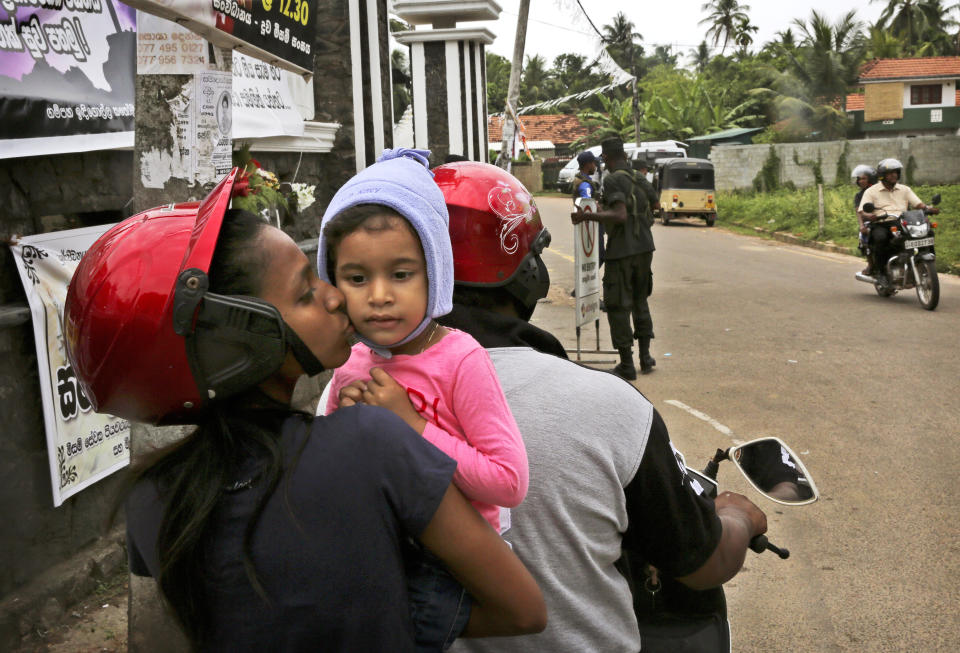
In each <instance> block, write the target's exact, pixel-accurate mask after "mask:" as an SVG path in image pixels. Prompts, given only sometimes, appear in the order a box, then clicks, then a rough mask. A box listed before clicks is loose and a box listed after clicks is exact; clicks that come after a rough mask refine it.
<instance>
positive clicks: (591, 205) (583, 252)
mask: <svg viewBox="0 0 960 653" xmlns="http://www.w3.org/2000/svg"><path fill="white" fill-rule="evenodd" d="M574 203H575V204H576V205H577V206H578V207H580V208H581V209H582V210H583V212H584V213H596V212H597V200H595V199H592V198H588V197H578V198H577V199H576V201H575V202H574ZM599 231H600V229H599V223H598V222H596V221H595V220H585V221H583V222H581V223H580V224H578V225H577V226H576V227H574V233H573V248H574V256H573V259H574V268H575V271H576V279H575V284H576V287H575V290H576V298H577V308H576V320H577V324H576V326H577V327H578V328H579V327H582V326H583V325H584V324H587V323H589V322H595V321H596V320H599V319H600V289H601V288H600V286H601V284H600V242H599V238H600V233H599Z"/></svg>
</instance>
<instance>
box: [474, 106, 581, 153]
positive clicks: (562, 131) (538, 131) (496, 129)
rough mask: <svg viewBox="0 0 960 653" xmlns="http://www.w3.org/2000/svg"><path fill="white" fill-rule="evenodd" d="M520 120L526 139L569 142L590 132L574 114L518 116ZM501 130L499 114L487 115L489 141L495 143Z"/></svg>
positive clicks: (501, 121) (500, 135)
mask: <svg viewBox="0 0 960 653" xmlns="http://www.w3.org/2000/svg"><path fill="white" fill-rule="evenodd" d="M520 121H521V122H522V123H523V127H524V129H525V130H526V135H527V140H528V141H551V142H552V143H553V144H554V145H560V144H569V143H572V142H574V141H575V140H577V139H579V138H583V137H584V136H586V135H587V134H589V133H590V130H589V129H587V128H586V127H584V126H583V125H581V124H580V120H578V119H577V117H576V116H571V115H567V114H563V113H556V114H547V115H543V116H520ZM502 130H503V118H502V117H501V116H488V117H487V134H488V139H489V141H490V142H491V143H497V142H499V141H500V139H502V138H503V131H502Z"/></svg>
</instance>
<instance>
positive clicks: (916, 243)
mask: <svg viewBox="0 0 960 653" xmlns="http://www.w3.org/2000/svg"><path fill="white" fill-rule="evenodd" d="M903 246H904V247H905V248H907V249H914V248H917V247H933V238H921V239H919V240H905V241H903Z"/></svg>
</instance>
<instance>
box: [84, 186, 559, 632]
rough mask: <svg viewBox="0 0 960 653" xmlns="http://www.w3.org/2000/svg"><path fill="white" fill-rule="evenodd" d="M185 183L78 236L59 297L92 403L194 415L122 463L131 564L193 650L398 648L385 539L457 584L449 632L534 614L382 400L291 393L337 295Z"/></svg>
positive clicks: (491, 538) (328, 349)
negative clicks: (173, 198) (149, 452)
mask: <svg viewBox="0 0 960 653" xmlns="http://www.w3.org/2000/svg"><path fill="white" fill-rule="evenodd" d="M233 180H234V174H231V176H229V177H228V178H227V179H225V180H224V181H223V182H221V184H220V185H219V186H218V187H217V188H216V189H215V190H214V191H213V193H211V195H210V196H209V197H208V198H207V199H206V200H204V202H203V203H201V204H199V205H197V204H188V205H177V206H170V207H164V208H163V209H155V210H152V211H147V212H145V213H143V214H140V215H137V216H134V217H132V218H130V219H129V220H126V221H125V222H123V223H121V224H120V225H118V226H116V227H114V228H113V229H111V230H110V231H108V232H107V233H106V234H105V235H104V236H103V237H102V238H101V239H100V240H98V241H97V243H95V244H94V245H93V246H92V247H91V249H90V250H89V251H88V252H87V254H86V256H85V257H84V259H83V260H82V261H81V263H80V266H79V267H78V269H77V272H76V274H75V276H74V279H73V281H72V282H71V286H70V291H69V293H68V298H67V306H66V310H65V321H66V327H65V330H66V335H67V341H68V350H69V353H70V358H71V361H72V362H73V365H74V367H75V369H76V370H77V374H78V377H79V378H80V379H81V383H82V384H83V386H84V389H85V390H86V392H87V395H88V397H89V398H90V399H91V401H92V402H93V404H94V406H95V407H96V409H97V410H98V411H101V412H111V413H113V414H117V415H120V416H123V417H126V418H129V419H133V420H138V421H148V422H153V423H195V424H197V425H198V428H197V429H196V430H195V431H194V432H193V433H192V434H191V435H190V436H189V437H187V438H186V439H185V440H184V441H182V442H180V443H178V444H176V445H174V446H173V447H170V448H167V449H164V450H161V451H159V452H157V453H156V454H155V455H154V456H152V457H151V459H150V460H149V461H148V462H147V463H146V464H145V465H143V466H141V468H140V469H139V470H138V471H137V474H136V476H135V477H134V479H133V481H132V486H133V487H132V491H131V493H130V495H129V498H128V500H127V529H128V547H129V552H130V565H131V571H132V572H133V573H136V574H140V575H150V576H153V577H154V578H156V579H157V582H158V584H159V586H160V589H161V591H162V593H163V595H164V597H165V598H166V599H167V601H168V602H169V604H170V606H171V607H172V609H173V612H174V614H175V615H176V617H177V618H178V620H179V622H180V624H181V625H182V626H183V627H184V630H185V631H186V633H187V635H188V637H189V638H190V639H191V642H192V643H193V644H194V646H195V647H196V648H198V649H200V650H223V651H262V650H279V651H300V650H309V651H316V650H335V651H365V650H369V651H374V650H392V651H396V650H401V651H410V650H413V640H412V628H411V625H410V617H409V608H408V605H407V597H406V590H405V585H404V572H403V559H402V553H401V542H402V541H403V540H404V539H405V537H407V536H412V537H416V538H418V539H419V540H420V542H421V543H423V544H424V545H425V546H426V547H427V548H428V549H430V550H431V551H432V552H433V553H434V554H436V555H437V556H438V557H439V558H441V559H442V560H443V561H444V562H445V563H446V564H447V565H448V566H449V567H450V569H451V570H453V571H454V573H456V574H457V576H458V578H460V580H461V581H462V582H463V584H464V586H465V587H466V588H467V589H468V590H469V591H470V593H471V594H472V595H473V596H474V597H475V599H476V605H475V607H474V610H473V612H472V614H471V620H470V622H469V624H468V627H467V632H466V634H467V635H468V636H471V635H472V636H484V635H494V634H520V633H523V632H533V631H537V630H540V629H542V628H543V626H544V623H545V618H546V617H545V608H544V604H543V599H542V596H541V595H540V592H539V590H538V588H537V587H536V584H535V583H534V581H533V580H532V578H531V577H530V575H529V574H528V572H527V571H526V569H525V568H524V567H523V566H522V564H521V563H520V562H519V561H518V560H517V559H516V558H515V556H513V554H512V553H511V552H510V551H509V549H508V548H507V547H506V545H505V544H504V543H503V541H502V540H501V539H500V538H499V537H498V536H497V535H496V533H494V532H493V530H492V529H490V528H489V526H488V525H487V524H486V522H484V521H483V519H482V518H481V517H480V516H479V515H478V514H477V513H476V511H475V510H473V508H472V507H470V506H469V504H468V503H467V502H466V500H465V499H464V498H463V497H462V496H461V495H460V494H459V492H458V491H457V490H456V489H455V488H454V487H453V486H452V485H451V484H450V480H451V478H452V476H453V472H454V468H455V464H454V462H453V461H452V460H451V459H449V458H448V457H447V456H446V455H444V454H443V453H442V452H440V451H439V450H437V449H436V448H434V447H433V446H432V445H430V444H429V443H427V442H426V441H424V440H423V438H421V437H420V436H419V435H417V434H416V433H415V432H414V431H413V430H412V429H410V428H409V427H408V426H406V424H404V423H403V421H402V420H400V419H399V418H397V417H395V416H394V415H393V414H392V413H390V412H389V411H386V410H383V409H378V408H375V407H368V406H357V407H352V408H345V409H343V410H340V411H337V413H336V414H335V415H332V416H330V417H326V418H313V417H311V416H309V415H306V414H303V413H298V412H296V411H294V410H292V409H291V408H290V400H291V396H292V393H293V387H294V384H295V383H296V381H297V379H298V378H299V376H301V375H302V374H303V373H304V372H307V373H311V374H315V373H317V372H318V371H319V370H321V369H323V368H324V367H327V368H329V367H336V366H338V365H340V364H342V363H343V362H344V361H345V360H346V358H347V356H348V355H349V345H348V342H347V336H348V335H349V333H350V327H349V324H348V321H347V319H346V316H345V314H344V313H343V303H344V299H343V295H342V294H341V293H340V292H339V291H338V290H337V289H335V288H333V287H332V286H330V285H329V284H326V283H324V282H322V281H321V280H320V279H318V278H317V276H316V273H315V270H314V267H313V266H312V265H311V264H310V262H309V261H308V260H307V258H306V256H305V255H304V254H303V253H302V252H301V251H300V250H299V248H298V247H297V245H296V244H295V243H294V242H293V241H292V240H291V239H290V238H289V237H288V236H286V235H285V234H284V233H283V232H281V231H279V230H278V229H275V228H273V227H270V226H268V225H266V224H265V223H264V222H263V221H261V220H260V219H259V218H257V217H256V216H253V215H251V214H247V213H244V212H241V211H228V210H227V206H228V204H229V200H230V193H231V188H232V185H233Z"/></svg>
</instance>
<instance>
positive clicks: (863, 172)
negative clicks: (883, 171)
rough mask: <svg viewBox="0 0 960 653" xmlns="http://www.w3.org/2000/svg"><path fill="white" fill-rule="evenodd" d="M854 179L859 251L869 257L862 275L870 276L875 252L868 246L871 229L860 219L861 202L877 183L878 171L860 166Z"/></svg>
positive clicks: (854, 205) (856, 169) (854, 170)
mask: <svg viewBox="0 0 960 653" xmlns="http://www.w3.org/2000/svg"><path fill="white" fill-rule="evenodd" d="M852 177H853V183H854V184H856V186H857V194H856V195H854V196H853V212H854V213H855V214H856V216H857V224H858V225H859V227H860V244H859V249H860V251H861V252H863V253H864V254H865V255H866V257H867V267H865V268H864V269H863V272H862V273H861V274H869V273H870V269H871V268H872V267H873V252H871V251H870V248H869V247H868V246H867V235H868V233H869V232H870V229H869V227H867V226H866V224H865V223H864V221H863V218H862V217H860V211H859V209H860V200H861V199H863V193H864V191H866V190H867V189H868V188H869V187H870V186H873V185H874V184H875V183H877V171H876V169H875V168H873V167H871V166H868V165H858V166H857V167H856V168H854V169H853V173H852Z"/></svg>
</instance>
